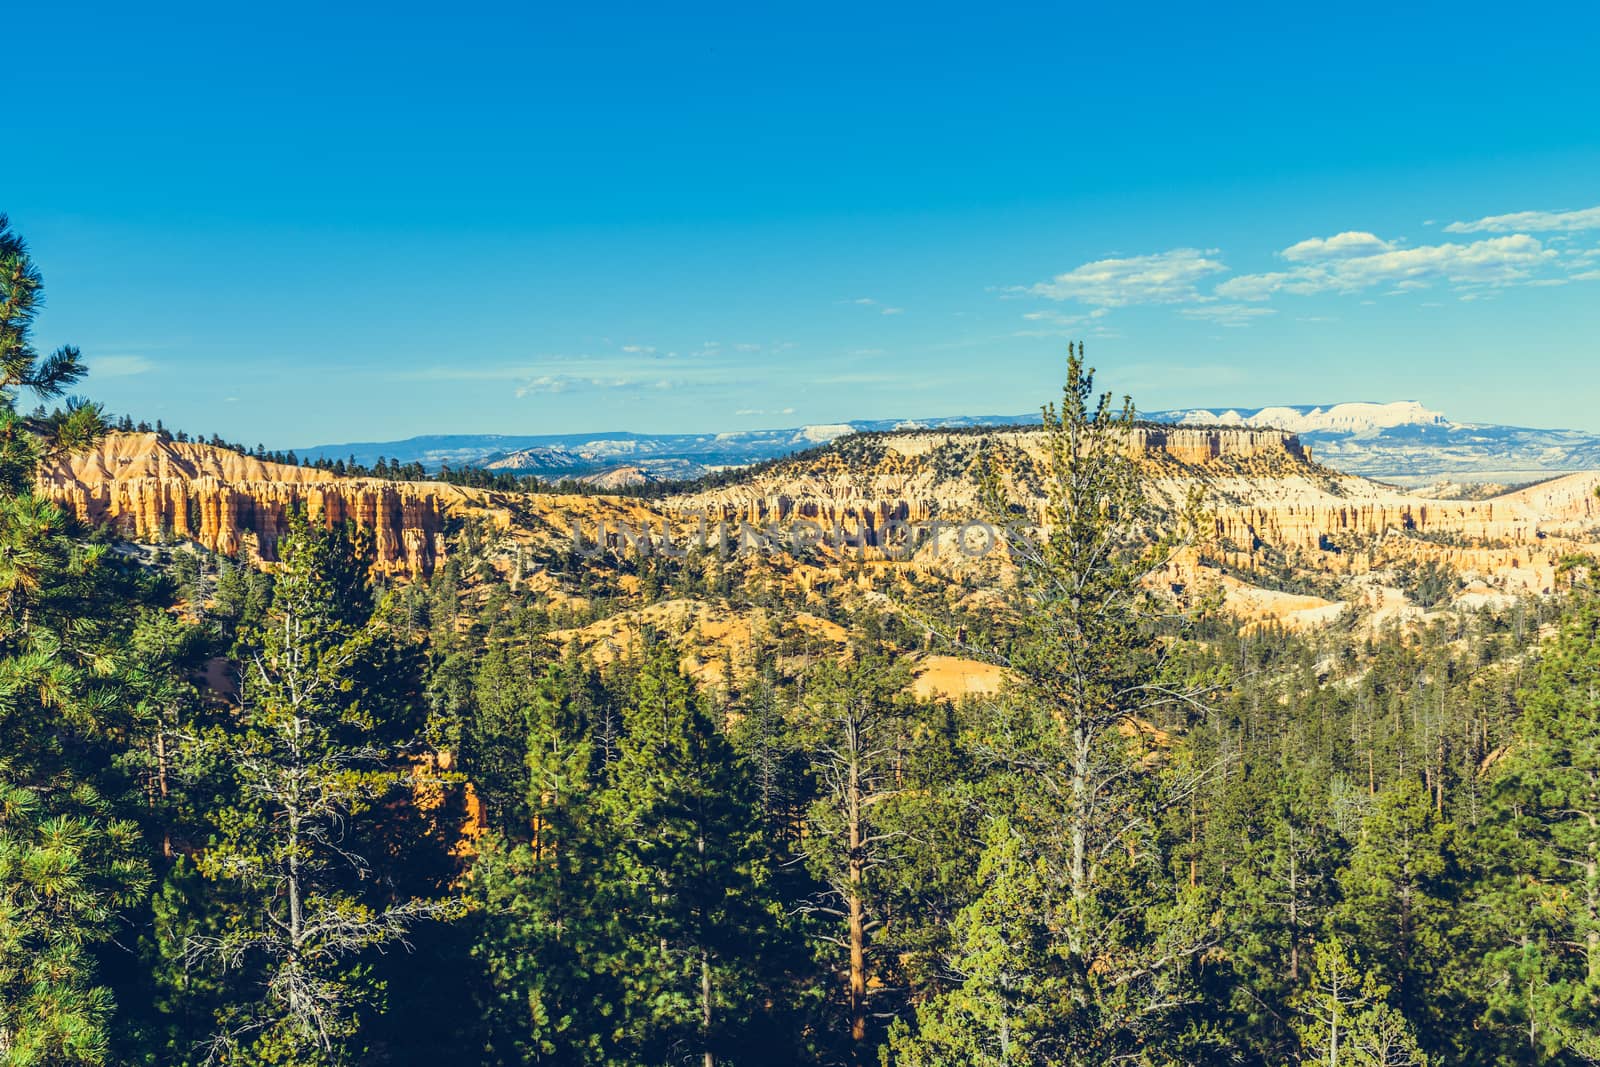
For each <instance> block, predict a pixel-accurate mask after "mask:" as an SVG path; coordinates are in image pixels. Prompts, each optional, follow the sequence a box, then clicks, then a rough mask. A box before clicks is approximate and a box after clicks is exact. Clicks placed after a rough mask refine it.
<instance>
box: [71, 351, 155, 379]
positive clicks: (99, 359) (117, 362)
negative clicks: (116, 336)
mask: <svg viewBox="0 0 1600 1067" xmlns="http://www.w3.org/2000/svg"><path fill="white" fill-rule="evenodd" d="M88 363H89V375H90V377H93V378H131V377H133V376H134V375H136V374H148V373H150V372H151V371H153V370H155V369H156V365H155V364H154V363H152V362H150V361H149V360H148V359H145V358H144V357H143V356H91V357H90V358H89V360H88Z"/></svg>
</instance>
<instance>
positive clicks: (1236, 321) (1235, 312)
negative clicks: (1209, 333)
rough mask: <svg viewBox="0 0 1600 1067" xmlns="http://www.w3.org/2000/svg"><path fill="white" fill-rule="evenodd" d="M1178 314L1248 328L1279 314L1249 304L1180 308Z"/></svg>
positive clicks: (1222, 324) (1220, 324)
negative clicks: (1258, 321) (1267, 317)
mask: <svg viewBox="0 0 1600 1067" xmlns="http://www.w3.org/2000/svg"><path fill="white" fill-rule="evenodd" d="M1178 314H1180V315H1182V316H1184V317H1185V318H1189V319H1202V320H1204V321H1206V322H1214V323H1216V324H1217V325H1218V326H1248V325H1250V324H1251V323H1252V322H1254V321H1256V320H1257V319H1260V318H1264V317H1266V316H1268V315H1276V314H1277V312H1276V311H1274V310H1273V309H1271V308H1267V307H1259V306H1256V307H1252V306H1250V305H1248V304H1202V305H1200V306H1199V307H1192V308H1180V309H1179V311H1178Z"/></svg>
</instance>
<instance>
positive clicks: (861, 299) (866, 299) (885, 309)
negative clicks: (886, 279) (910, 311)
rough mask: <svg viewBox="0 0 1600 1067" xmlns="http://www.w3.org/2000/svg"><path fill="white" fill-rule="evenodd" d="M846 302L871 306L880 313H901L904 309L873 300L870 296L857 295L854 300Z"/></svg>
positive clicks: (860, 305) (865, 306) (858, 305)
mask: <svg viewBox="0 0 1600 1067" xmlns="http://www.w3.org/2000/svg"><path fill="white" fill-rule="evenodd" d="M847 303H851V304H854V305H856V306H857V307H864V308H873V309H874V310H876V311H877V312H878V314H880V315H903V314H905V310H906V309H905V308H902V307H891V306H890V305H888V304H885V303H884V302H883V301H881V300H874V299H873V298H872V297H870V296H858V297H856V298H855V299H854V300H850V301H847Z"/></svg>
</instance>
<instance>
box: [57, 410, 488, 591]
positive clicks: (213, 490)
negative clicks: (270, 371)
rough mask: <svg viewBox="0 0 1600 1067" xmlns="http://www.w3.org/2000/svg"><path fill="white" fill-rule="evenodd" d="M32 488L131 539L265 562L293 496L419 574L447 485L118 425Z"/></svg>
mask: <svg viewBox="0 0 1600 1067" xmlns="http://www.w3.org/2000/svg"><path fill="white" fill-rule="evenodd" d="M38 481H39V487H40V489H41V490H42V491H43V492H44V493H45V494H46V495H48V496H49V497H51V498H52V499H54V500H56V501H58V502H60V503H61V504H62V505H63V506H64V507H66V508H68V509H69V510H71V511H72V512H73V513H74V514H76V515H77V517H78V519H79V520H80V521H83V522H87V523H92V524H99V523H103V522H110V523H112V524H113V525H114V526H116V527H117V529H118V530H119V531H120V532H121V533H122V534H123V535H124V536H126V537H129V538H130V539H133V540H140V541H148V540H155V539H157V538H159V537H161V536H163V535H172V536H176V537H183V538H188V539H191V540H194V541H197V542H199V543H200V544H202V545H204V546H205V547H207V548H209V549H211V550H212V551H215V552H219V553H222V554H223V555H228V556H238V557H244V558H251V559H257V560H261V561H265V562H271V561H273V560H275V559H276V558H277V545H278V539H279V538H281V537H282V536H283V535H284V533H285V532H286V531H287V530H288V526H289V514H290V512H291V511H292V510H293V508H294V507H295V506H296V505H304V506H305V507H306V509H307V511H308V513H310V514H312V515H315V516H319V517H320V518H321V520H322V521H324V522H327V523H330V524H332V523H339V522H344V521H346V520H349V521H351V522H353V523H354V524H355V526H356V527H357V528H359V529H362V530H365V531H368V532H369V533H370V534H371V535H372V541H373V549H374V553H375V557H376V559H375V562H376V567H377V569H378V570H380V571H383V572H386V573H408V574H423V575H425V574H428V573H430V572H431V571H432V570H433V567H434V564H435V563H436V562H437V561H438V560H439V558H440V557H441V556H442V555H443V552H444V520H445V515H446V512H447V510H448V509H449V508H450V507H451V506H452V505H453V504H457V503H460V502H461V501H462V499H464V494H463V493H462V491H461V490H458V489H456V488H455V487H454V486H448V485H442V484H438V483H427V482H390V481H385V480H381V479H375V478H340V477H336V476H334V475H332V474H329V473H328V472H326V471H318V470H312V469H309V468H305V467H291V466H287V465H284V464H279V463H266V462H263V461H261V460H258V459H254V458H252V457H250V456H242V455H239V454H238V453H236V452H229V451H227V450H224V449H218V448H212V447H211V446H209V445H201V444H192V443H179V442H176V441H164V440H161V439H160V438H159V437H157V436H156V435H155V434H150V433H145V434H138V433H134V434H129V433H117V434H111V435H110V436H108V437H107V438H106V439H105V441H104V442H102V444H101V445H100V447H98V448H96V449H94V450H92V451H89V452H86V453H79V454H76V455H73V456H70V457H66V458H63V459H58V460H54V461H52V462H49V463H46V464H44V465H43V466H42V467H41V469H40V471H39V477H38Z"/></svg>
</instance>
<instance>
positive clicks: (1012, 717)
mask: <svg viewBox="0 0 1600 1067" xmlns="http://www.w3.org/2000/svg"><path fill="white" fill-rule="evenodd" d="M41 292H42V290H41V281H40V277H39V273H38V271H37V270H36V268H35V267H34V265H33V264H32V262H31V261H30V259H29V257H28V253H27V249H26V248H25V246H24V245H23V243H22V241H21V240H20V239H19V238H18V237H17V236H16V235H14V234H13V233H12V232H11V231H10V230H9V229H8V228H7V227H6V225H5V224H4V220H3V219H0V395H3V398H4V399H3V403H0V1063H4V1064H16V1065H19V1067H20V1065H66V1064H142V1065H152V1067H154V1065H163V1067H166V1065H190V1064H192V1065H199V1064H241V1065H242V1064H330V1065H332V1064H351V1065H354V1064H371V1065H409V1064H416V1065H422V1064H439V1063H452V1064H453V1063H461V1064H485V1065H490V1064H493V1065H509V1064H595V1065H599V1064H607V1065H647V1064H649V1065H654V1064H661V1065H664V1064H680V1063H694V1064H703V1065H708V1067H709V1065H714V1064H728V1065H737V1064H744V1065H768V1064H849V1065H864V1064H874V1063H879V1064H897V1065H905V1067H922V1065H928V1067H932V1065H950V1067H954V1065H968V1064H996V1065H1024V1064H1039V1065H1044V1064H1071V1065H1085V1067H1088V1065H1100V1064H1120V1063H1126V1064H1218V1065H1222V1064H1257V1065H1262V1067H1277V1065H1282V1064H1295V1063H1305V1064H1326V1065H1332V1067H1338V1065H1347V1067H1402V1065H1412V1064H1507V1065H1510V1064H1528V1065H1533V1064H1559V1065H1579V1064H1585V1063H1595V1062H1600V590H1597V589H1596V588H1595V586H1594V584H1593V566H1592V563H1591V561H1589V560H1587V559H1583V558H1573V559H1571V560H1570V561H1568V563H1567V564H1566V565H1565V566H1564V567H1563V569H1562V571H1561V575H1560V577H1561V586H1560V588H1559V589H1558V590H1556V591H1554V592H1552V593H1551V594H1549V595H1539V594H1536V593H1534V594H1529V595H1526V596H1521V597H1510V598H1505V599H1503V600H1493V601H1485V602H1484V604H1483V606H1480V607H1468V606H1455V607H1444V608H1441V609H1440V610H1437V611H1432V612H1429V613H1428V614H1426V615H1425V616H1422V615H1418V616H1405V617H1399V618H1396V619H1394V620H1393V621H1391V622H1388V623H1383V622H1381V621H1374V620H1373V619H1372V618H1363V617H1361V616H1359V615H1356V614H1352V615H1348V616H1345V617H1342V618H1341V619H1339V620H1337V621H1334V622H1331V623H1329V624H1328V625H1325V626H1321V627H1319V628H1309V629H1305V630H1303V631H1301V632H1295V633H1290V632H1286V631H1285V630H1283V629H1281V628H1279V627H1276V626H1272V625H1263V624H1261V623H1259V622H1257V623H1255V624H1252V625H1242V624H1241V620H1239V619H1238V618H1236V617H1235V616H1234V615H1232V614H1230V613H1228V612H1227V611H1225V610H1223V608H1222V605H1221V603H1220V599H1219V597H1218V596H1217V595H1215V591H1214V590H1208V589H1206V588H1204V587H1202V586H1199V585H1184V584H1183V583H1174V582H1171V581H1169V580H1164V579H1162V577H1161V576H1162V575H1164V574H1166V573H1167V567H1168V565H1169V564H1170V562H1171V561H1172V560H1173V559H1174V558H1177V557H1179V556H1181V555H1183V554H1185V553H1192V552H1194V551H1195V550H1196V546H1197V540H1198V539H1199V538H1201V537H1202V536H1203V535H1204V531H1205V529H1206V528H1207V524H1206V522H1205V521H1204V516H1202V515H1200V514H1199V513H1198V509H1197V507H1191V508H1190V509H1188V510H1187V511H1185V510H1184V509H1181V508H1180V509H1178V510H1176V511H1174V510H1173V509H1172V508H1171V507H1170V506H1168V504H1167V503H1160V504H1159V505H1158V502H1157V501H1156V500H1155V499H1154V498H1153V497H1152V494H1151V492H1150V487H1149V486H1148V484H1147V478H1146V474H1145V473H1144V471H1143V468H1141V466H1140V464H1139V463H1138V462H1136V461H1135V460H1134V459H1133V458H1131V457H1130V454H1129V450H1128V449H1127V447H1125V445H1126V439H1127V435H1128V434H1129V433H1130V432H1131V431H1132V429H1133V414H1132V409H1131V407H1127V408H1119V407H1117V406H1115V405H1113V404H1112V403H1111V402H1110V400H1109V398H1108V397H1106V396H1102V395H1101V394H1099V393H1097V392H1096V388H1095V383H1094V379H1093V374H1092V372H1090V371H1089V370H1088V368H1087V367H1086V365H1085V364H1084V361H1083V356H1082V352H1081V349H1076V348H1075V349H1073V350H1072V352H1071V353H1070V356H1069V359H1068V363H1067V368H1066V373H1067V381H1066V388H1065V390H1064V392H1063V395H1062V397H1061V399H1060V401H1059V403H1058V404H1057V405H1055V406H1052V407H1050V408H1049V409H1048V410H1047V411H1046V413H1045V417H1044V423H1045V431H1046V433H1047V434H1048V442H1049V447H1048V450H1047V460H1048V462H1047V463H1046V464H1045V465H1044V467H1043V469H1042V470H1041V472H1040V480H1041V485H1040V487H1039V488H1040V492H1041V495H1042V498H1043V500H1044V501H1045V515H1044V518H1045V520H1046V522H1045V525H1044V527H1043V532H1042V533H1041V534H1040V536H1038V537H1035V538H1029V539H1023V540H1016V541H1013V542H1010V543H1008V545H1007V546H1006V549H1007V551H1006V554H1005V558H1004V560H1003V563H1004V565H1003V566H997V567H996V569H995V572H994V581H993V585H992V587H985V588H977V587H976V585H974V584H972V583H976V582H977V580H978V579H977V578H975V577H972V576H966V577H963V578H962V579H961V581H962V582H964V583H968V584H967V585H964V586H963V587H961V588H960V589H954V590H953V589H945V588H941V587H938V586H936V585H935V584H933V583H932V582H931V581H930V582H923V583H921V584H902V585H900V586H896V587H894V588H892V589H891V590H890V591H889V592H882V591H879V590H876V589H873V590H871V594H872V595H870V596H866V595H861V596H852V597H846V596H845V595H844V594H843V593H842V592H840V593H837V594H834V593H832V592H830V590H831V589H833V588H834V587H835V586H836V587H837V588H838V589H840V590H844V589H860V588H862V587H864V586H866V585H867V584H869V583H866V582H865V581H864V577H863V576H861V575H854V574H850V573H841V574H838V575H832V576H829V581H830V582H831V583H833V585H831V586H827V588H825V589H824V591H823V592H822V593H819V592H818V591H817V590H818V588H821V587H822V586H819V585H818V584H817V583H813V584H812V586H811V587H808V588H802V587H801V586H799V585H797V584H795V583H794V582H792V581H789V580H784V575H782V574H780V573H779V572H777V571H775V570H773V569H771V568H769V567H767V565H766V564H765V563H764V562H763V561H762V560H761V559H760V558H733V559H721V558H718V557H717V555H716V554H714V553H705V552H690V553H687V554H686V555H685V557H684V558H682V559H671V558H665V557H661V556H654V557H650V558H648V559H637V558H632V557H629V556H627V555H626V554H625V553H622V552H606V553H597V554H594V555H592V556H591V555H584V554H580V553H577V552H562V551H558V550H556V549H554V548H552V549H551V550H550V551H549V552H548V553H547V555H546V556H545V557H544V558H541V559H528V560H524V559H523V558H522V557H521V556H520V555H519V556H518V557H517V561H516V568H515V570H514V571H513V572H511V573H509V574H508V573H507V572H506V570H505V569H503V568H500V567H497V566H496V565H495V560H494V558H493V556H494V553H495V551H496V549H495V546H494V543H493V538H492V537H491V536H490V532H489V531H487V530H486V529H484V528H483V525H482V524H481V523H476V522H470V521H469V522H465V523H463V524H460V525H459V526H458V527H457V528H453V529H451V530H450V531H449V536H450V537H451V539H452V543H451V546H450V551H449V552H448V554H447V555H445V557H444V558H443V560H442V562H441V563H440V564H439V565H438V566H436V567H435V568H434V569H433V570H432V572H431V573H430V574H428V575H427V576H426V577H424V576H420V575H417V576H405V575H396V574H392V573H390V572H389V571H386V570H385V569H384V568H381V567H376V568H375V567H374V563H375V562H376V561H375V558H374V554H373V546H372V545H371V544H369V543H367V538H365V537H364V536H362V535H361V534H360V532H359V531H358V530H356V529H354V528H353V527H351V526H348V525H345V524H342V523H340V524H332V523H330V522H329V521H327V519H328V516H327V515H325V514H322V513H317V512H315V511H314V510H311V509H306V508H301V509H298V510H295V511H294V512H293V513H292V515H291V516H290V517H289V519H288V520H287V528H286V531H285V532H284V535H283V536H282V537H281V539H279V540H278V542H277V546H276V559H275V560H274V561H273V562H271V563H270V564H268V565H263V566H252V565H250V564H249V563H248V562H246V561H240V560H237V559H233V558H230V557H228V556H226V555H219V554H215V553H212V552H209V551H207V550H205V549H203V548H201V547H199V546H197V545H195V544H193V543H188V542H183V543H174V542H172V541H171V539H170V538H165V537H164V538H161V539H160V540H162V541H165V542H166V543H159V544H155V545H131V544H128V543H125V542H123V541H121V540H119V539H118V537H117V536H116V534H115V532H114V531H113V530H112V529H111V528H109V527H100V528H91V527H90V526H88V525H86V524H81V523H78V522H77V521H75V520H74V519H73V517H72V516H70V515H68V514H66V513H65V512H64V511H63V510H62V509H61V508H60V507H59V506H58V505H57V504H55V503H51V502H49V501H48V500H46V499H44V498H43V497H42V496H40V495H35V471H36V469H37V468H38V466H39V465H40V464H41V463H46V462H51V461H57V460H61V459H62V457H64V456H67V455H69V454H71V453H74V452H80V451H82V450H83V449H84V448H86V447H88V446H90V445H92V444H93V443H94V442H95V441H96V440H98V439H99V438H100V437H101V436H102V435H103V434H104V433H105V432H106V431H107V427H106V426H105V422H106V421H107V420H106V419H105V418H104V415H103V413H102V412H101V411H100V409H99V408H98V407H96V406H95V405H93V404H91V403H88V402H85V401H81V400H76V399H71V400H69V399H64V398H65V397H66V394H67V392H68V390H70V389H72V388H73V387H74V386H75V385H76V384H77V383H78V381H79V379H80V378H81V377H82V364H81V360H80V356H79V354H78V353H77V352H76V350H73V349H70V348H65V349H61V350H59V351H57V352H55V353H53V354H49V355H44V354H41V353H39V352H37V351H35V349H34V347H33V341H32V333H31V326H32V320H33V316H34V313H35V311H36V309H37V307H38V304H39V300H40V295H41ZM91 385H92V383H91ZM36 404H37V405H43V406H40V407H38V408H37V409H35V408H34V407H33V405H36ZM981 503H982V506H983V507H985V508H986V509H988V512H989V513H990V514H992V515H994V516H996V517H997V518H998V519H1002V520H1003V519H1005V518H1007V517H1008V516H1011V515H1013V514H1014V512H1015V511H1016V509H1017V508H1018V504H1017V502H1016V501H1015V500H1012V499H1008V498H1007V496H1006V494H1005V492H1004V491H1003V488H1002V483H1001V481H1000V480H999V479H998V478H995V479H991V480H989V481H988V482H986V483H985V492H984V494H983V500H982V502H981ZM519 551H520V550H519ZM535 575H536V577H537V580H535V579H534V577H533V576H535ZM1291 577H1292V576H1291ZM857 579H863V580H862V581H859V582H858V581H857ZM1285 580H1286V581H1287V580H1288V578H1286V579H1285ZM1452 580H1453V576H1452V575H1449V574H1445V573H1443V572H1437V573H1435V572H1430V573H1429V574H1427V575H1423V576H1421V577H1420V578H1419V579H1418V581H1417V583H1416V584H1417V586H1418V588H1419V589H1421V588H1423V587H1424V586H1425V585H1427V583H1433V584H1434V585H1438V586H1447V585H1448V584H1449V583H1450V582H1451V581H1452ZM823 584H824V585H826V583H823ZM1428 595H1429V597H1430V599H1431V598H1432V593H1431V592H1428ZM1438 601H1439V602H1440V603H1444V602H1445V598H1444V597H1443V595H1442V594H1440V595H1439V597H1438ZM651 611H655V612H656V614H653V615H652V614H649V612H651ZM929 654H945V655H949V656H953V657H959V658H960V659H961V660H962V661H964V662H970V663H975V664H982V665H986V666H987V668H989V669H990V670H991V671H992V676H993V677H995V678H997V679H1000V682H999V683H997V686H996V687H994V688H992V689H991V690H987V691H984V692H974V693H972V694H971V695H965V696H958V695H957V694H952V693H951V692H949V691H948V690H945V689H941V688H940V687H939V686H937V685H917V684H914V675H915V674H916V673H917V670H918V669H919V667H920V666H922V665H925V663H926V659H925V657H926V656H927V655H929Z"/></svg>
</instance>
